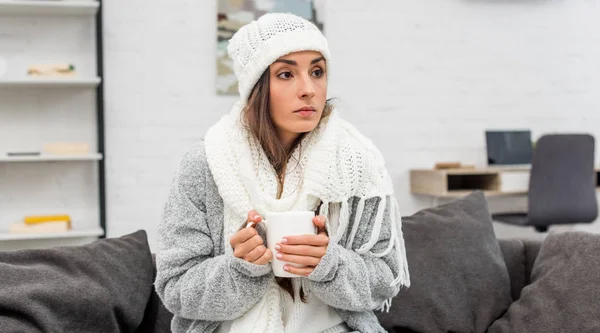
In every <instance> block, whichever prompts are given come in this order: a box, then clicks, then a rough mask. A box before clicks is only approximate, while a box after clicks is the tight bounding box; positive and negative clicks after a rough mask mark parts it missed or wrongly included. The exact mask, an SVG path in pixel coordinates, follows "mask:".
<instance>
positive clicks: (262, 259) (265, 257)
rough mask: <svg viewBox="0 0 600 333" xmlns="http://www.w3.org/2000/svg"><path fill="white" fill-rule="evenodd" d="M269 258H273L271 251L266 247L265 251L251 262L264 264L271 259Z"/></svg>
mask: <svg viewBox="0 0 600 333" xmlns="http://www.w3.org/2000/svg"><path fill="white" fill-rule="evenodd" d="M271 259H273V253H272V252H271V250H269V249H266V250H265V252H264V253H263V255H262V257H260V258H258V260H256V261H254V262H253V264H256V265H266V264H268V263H269V262H270V261H271Z"/></svg>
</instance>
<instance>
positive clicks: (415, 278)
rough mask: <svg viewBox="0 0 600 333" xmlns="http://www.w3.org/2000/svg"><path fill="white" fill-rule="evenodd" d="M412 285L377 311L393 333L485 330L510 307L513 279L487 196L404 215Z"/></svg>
mask: <svg viewBox="0 0 600 333" xmlns="http://www.w3.org/2000/svg"><path fill="white" fill-rule="evenodd" d="M402 223H403V227H402V229H403V232H404V239H405V242H406V253H407V259H408V266H409V272H410V279H411V287H410V288H408V289H406V290H403V291H401V292H400V293H399V294H398V296H397V297H395V298H394V299H393V301H392V306H391V308H390V311H389V313H380V312H378V313H377V316H378V317H379V319H380V322H381V324H382V325H383V326H384V327H385V328H386V329H387V330H388V331H390V332H428V333H435V332H457V333H461V332H485V331H486V329H487V328H488V327H489V325H490V324H491V323H492V322H494V321H495V320H496V319H497V318H498V317H500V316H501V315H502V314H503V313H504V311H506V309H508V307H509V306H510V304H511V302H512V300H511V294H510V280H509V276H508V271H507V268H506V265H505V263H504V259H503V256H502V252H501V251H500V247H499V245H498V241H497V239H496V237H495V234H494V231H493V228H492V221H491V217H490V213H489V211H488V207H487V202H486V199H485V196H484V195H483V193H481V192H474V193H472V194H470V195H468V196H466V197H464V198H461V199H458V200H455V201H452V202H450V203H448V204H445V205H442V206H438V207H434V208H429V209H425V210H422V211H420V212H418V213H416V214H414V215H412V216H410V217H405V218H403V222H402Z"/></svg>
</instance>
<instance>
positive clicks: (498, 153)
mask: <svg viewBox="0 0 600 333" xmlns="http://www.w3.org/2000/svg"><path fill="white" fill-rule="evenodd" d="M485 138H486V145H487V159H488V165H490V166H504V165H508V166H512V165H530V164H531V159H532V156H533V145H532V142H531V131H528V130H525V131H486V132H485Z"/></svg>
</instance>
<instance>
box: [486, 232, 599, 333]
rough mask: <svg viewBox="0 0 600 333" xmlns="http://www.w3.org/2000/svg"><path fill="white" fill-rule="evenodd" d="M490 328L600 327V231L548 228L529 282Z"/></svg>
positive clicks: (581, 332)
mask: <svg viewBox="0 0 600 333" xmlns="http://www.w3.org/2000/svg"><path fill="white" fill-rule="evenodd" d="M488 332H489V333H503V332H510V333H519V332H523V333H525V332H526V333H538V332H539V333H548V332H577V333H587V332H589V333H592V332H600V235H595V234H591V233H586V232H564V233H550V234H548V236H546V239H545V240H544V241H543V243H542V247H541V248H540V253H539V254H538V257H537V258H536V260H535V263H534V265H533V270H532V271H531V284H529V285H528V286H526V287H525V288H523V290H522V291H521V297H520V298H519V300H517V301H516V302H514V303H513V304H512V305H511V306H510V308H509V309H508V312H507V313H506V314H505V315H504V316H503V317H502V318H500V319H498V320H497V321H496V322H495V323H494V324H492V326H491V327H490V329H489V331H488Z"/></svg>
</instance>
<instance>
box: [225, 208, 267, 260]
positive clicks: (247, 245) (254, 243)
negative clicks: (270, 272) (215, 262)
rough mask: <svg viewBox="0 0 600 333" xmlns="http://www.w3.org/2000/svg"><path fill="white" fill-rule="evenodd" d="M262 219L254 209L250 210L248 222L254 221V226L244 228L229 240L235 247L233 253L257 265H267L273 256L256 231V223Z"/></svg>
mask: <svg viewBox="0 0 600 333" xmlns="http://www.w3.org/2000/svg"><path fill="white" fill-rule="evenodd" d="M260 221H262V217H261V216H260V215H259V214H258V212H256V211H255V210H254V209H253V210H250V211H249V212H248V220H247V221H246V223H249V222H253V225H252V227H250V228H245V227H244V228H242V229H241V230H239V231H238V232H236V233H235V234H233V236H231V239H230V240H229V243H230V244H231V246H232V247H233V255H234V256H235V257H237V258H240V259H244V260H246V261H248V262H251V263H253V264H256V265H266V264H267V263H269V262H270V261H271V259H272V258H273V254H272V253H271V250H269V249H267V248H266V247H265V245H264V244H263V240H262V237H260V235H259V234H258V231H256V228H255V227H256V225H257V224H258V223H259V222H260Z"/></svg>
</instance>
